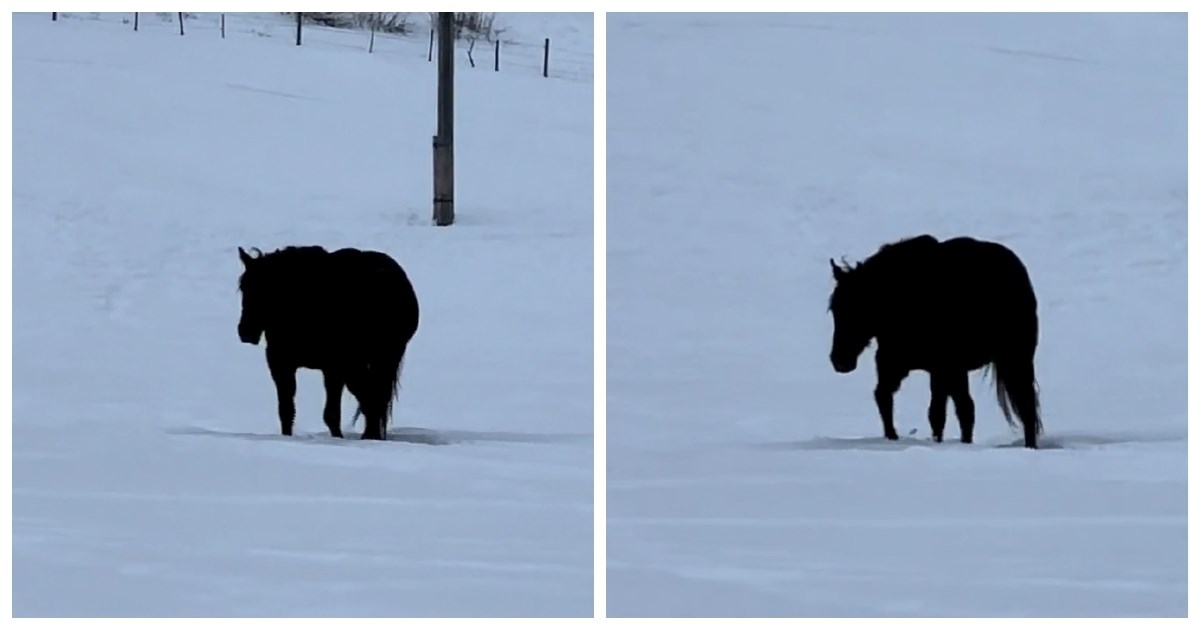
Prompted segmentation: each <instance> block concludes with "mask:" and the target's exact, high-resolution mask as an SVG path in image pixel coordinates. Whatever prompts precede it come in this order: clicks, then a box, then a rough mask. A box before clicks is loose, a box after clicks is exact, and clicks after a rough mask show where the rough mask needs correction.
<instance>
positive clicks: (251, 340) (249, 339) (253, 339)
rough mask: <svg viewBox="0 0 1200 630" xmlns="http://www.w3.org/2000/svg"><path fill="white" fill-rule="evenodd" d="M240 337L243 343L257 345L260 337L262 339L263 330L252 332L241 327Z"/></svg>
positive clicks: (239, 330)
mask: <svg viewBox="0 0 1200 630" xmlns="http://www.w3.org/2000/svg"><path fill="white" fill-rule="evenodd" d="M238 339H241V340H242V343H248V344H250V345H252V346H257V345H258V341H259V339H262V333H261V332H250V331H247V330H242V329H240V328H239V329H238Z"/></svg>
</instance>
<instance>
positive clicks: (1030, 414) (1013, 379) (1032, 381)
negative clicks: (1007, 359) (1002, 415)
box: [997, 359, 1042, 448]
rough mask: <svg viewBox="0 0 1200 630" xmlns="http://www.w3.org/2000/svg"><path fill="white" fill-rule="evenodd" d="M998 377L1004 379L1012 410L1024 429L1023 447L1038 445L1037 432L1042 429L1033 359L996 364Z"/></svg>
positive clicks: (1035, 446)
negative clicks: (1012, 363)
mask: <svg viewBox="0 0 1200 630" xmlns="http://www.w3.org/2000/svg"><path fill="white" fill-rule="evenodd" d="M997 372H998V375H997V376H998V378H1002V379H1004V388H1005V390H1006V391H1007V392H1008V400H1009V402H1011V403H1012V408H1013V411H1015V412H1016V414H1017V417H1018V418H1020V419H1021V424H1022V425H1023V428H1024V429H1025V447H1026V448H1037V447H1038V434H1040V433H1041V430H1042V419H1041V416H1040V413H1039V411H1038V394H1037V380H1036V378H1035V376H1034V372H1033V360H1032V359H1030V360H1027V361H1024V362H1021V363H1019V364H1017V365H1016V366H1013V365H1011V364H1006V365H997Z"/></svg>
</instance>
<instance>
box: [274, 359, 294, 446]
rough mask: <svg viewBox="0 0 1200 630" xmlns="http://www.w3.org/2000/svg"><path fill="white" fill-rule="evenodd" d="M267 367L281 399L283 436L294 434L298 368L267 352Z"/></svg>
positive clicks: (280, 409) (280, 419)
mask: <svg viewBox="0 0 1200 630" xmlns="http://www.w3.org/2000/svg"><path fill="white" fill-rule="evenodd" d="M267 366H268V367H269V368H270V369H271V380H273V381H275V394H276V396H277V397H278V399H279V430H280V432H281V433H283V435H291V434H292V424H293V423H294V422H295V420H296V366H295V365H294V364H292V363H291V362H290V361H286V360H284V359H283V358H281V357H279V356H275V355H273V354H272V353H271V352H270V348H269V347H268V350H267Z"/></svg>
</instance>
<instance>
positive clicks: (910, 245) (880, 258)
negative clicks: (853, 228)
mask: <svg viewBox="0 0 1200 630" xmlns="http://www.w3.org/2000/svg"><path fill="white" fill-rule="evenodd" d="M937 244H938V240H937V239H936V238H934V237H933V236H930V235H929V234H922V235H920V236H912V237H909V238H904V239H900V240H898V241H894V242H891V243H885V244H884V245H883V246H881V247H880V248H879V250H878V251H876V252H875V253H874V254H871V255H870V256H868V257H867V259H866V260H863V261H862V262H858V263H855V264H853V265H851V264H850V263H847V262H846V261H845V258H843V259H842V264H841V269H842V271H845V272H847V273H850V272H856V271H866V272H867V275H870V276H871V277H875V275H874V274H872V273H871V272H872V270H876V271H879V270H882V271H884V272H886V271H888V270H892V269H894V268H895V267H896V266H897V263H903V262H905V261H906V260H907V259H911V258H912V257H914V256H917V255H920V254H923V253H924V252H925V251H928V250H929V249H930V248H932V246H934V245H937ZM840 286H841V285H839V287H835V288H834V290H833V293H831V294H830V295H829V308H830V309H832V308H833V303H834V300H835V298H836V297H837V295H838V288H840Z"/></svg>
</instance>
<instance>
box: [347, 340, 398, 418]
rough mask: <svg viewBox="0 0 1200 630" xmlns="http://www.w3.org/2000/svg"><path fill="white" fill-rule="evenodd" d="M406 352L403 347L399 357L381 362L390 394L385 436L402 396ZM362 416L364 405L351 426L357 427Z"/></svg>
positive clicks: (386, 410)
mask: <svg viewBox="0 0 1200 630" xmlns="http://www.w3.org/2000/svg"><path fill="white" fill-rule="evenodd" d="M405 345H406V346H407V344H405ZM405 351H406V347H401V348H400V351H399V353H398V354H397V356H396V357H395V358H394V359H393V358H390V357H389V358H388V359H386V360H384V361H382V362H381V363H382V365H381V366H380V368H379V371H380V374H381V376H383V377H384V378H385V379H386V381H385V383H386V386H387V389H386V391H387V392H388V398H387V404H386V405H385V407H384V415H383V427H382V429H383V433H384V435H386V434H387V428H388V422H389V421H390V420H391V418H392V407H393V406H394V404H395V402H396V397H397V396H398V395H399V394H400V374H401V373H402V372H403V371H404V353H405ZM381 389H382V388H381ZM361 415H362V405H359V406H358V407H357V408H356V409H355V410H354V419H353V420H351V423H350V426H357V425H358V418H359V416H361Z"/></svg>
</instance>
